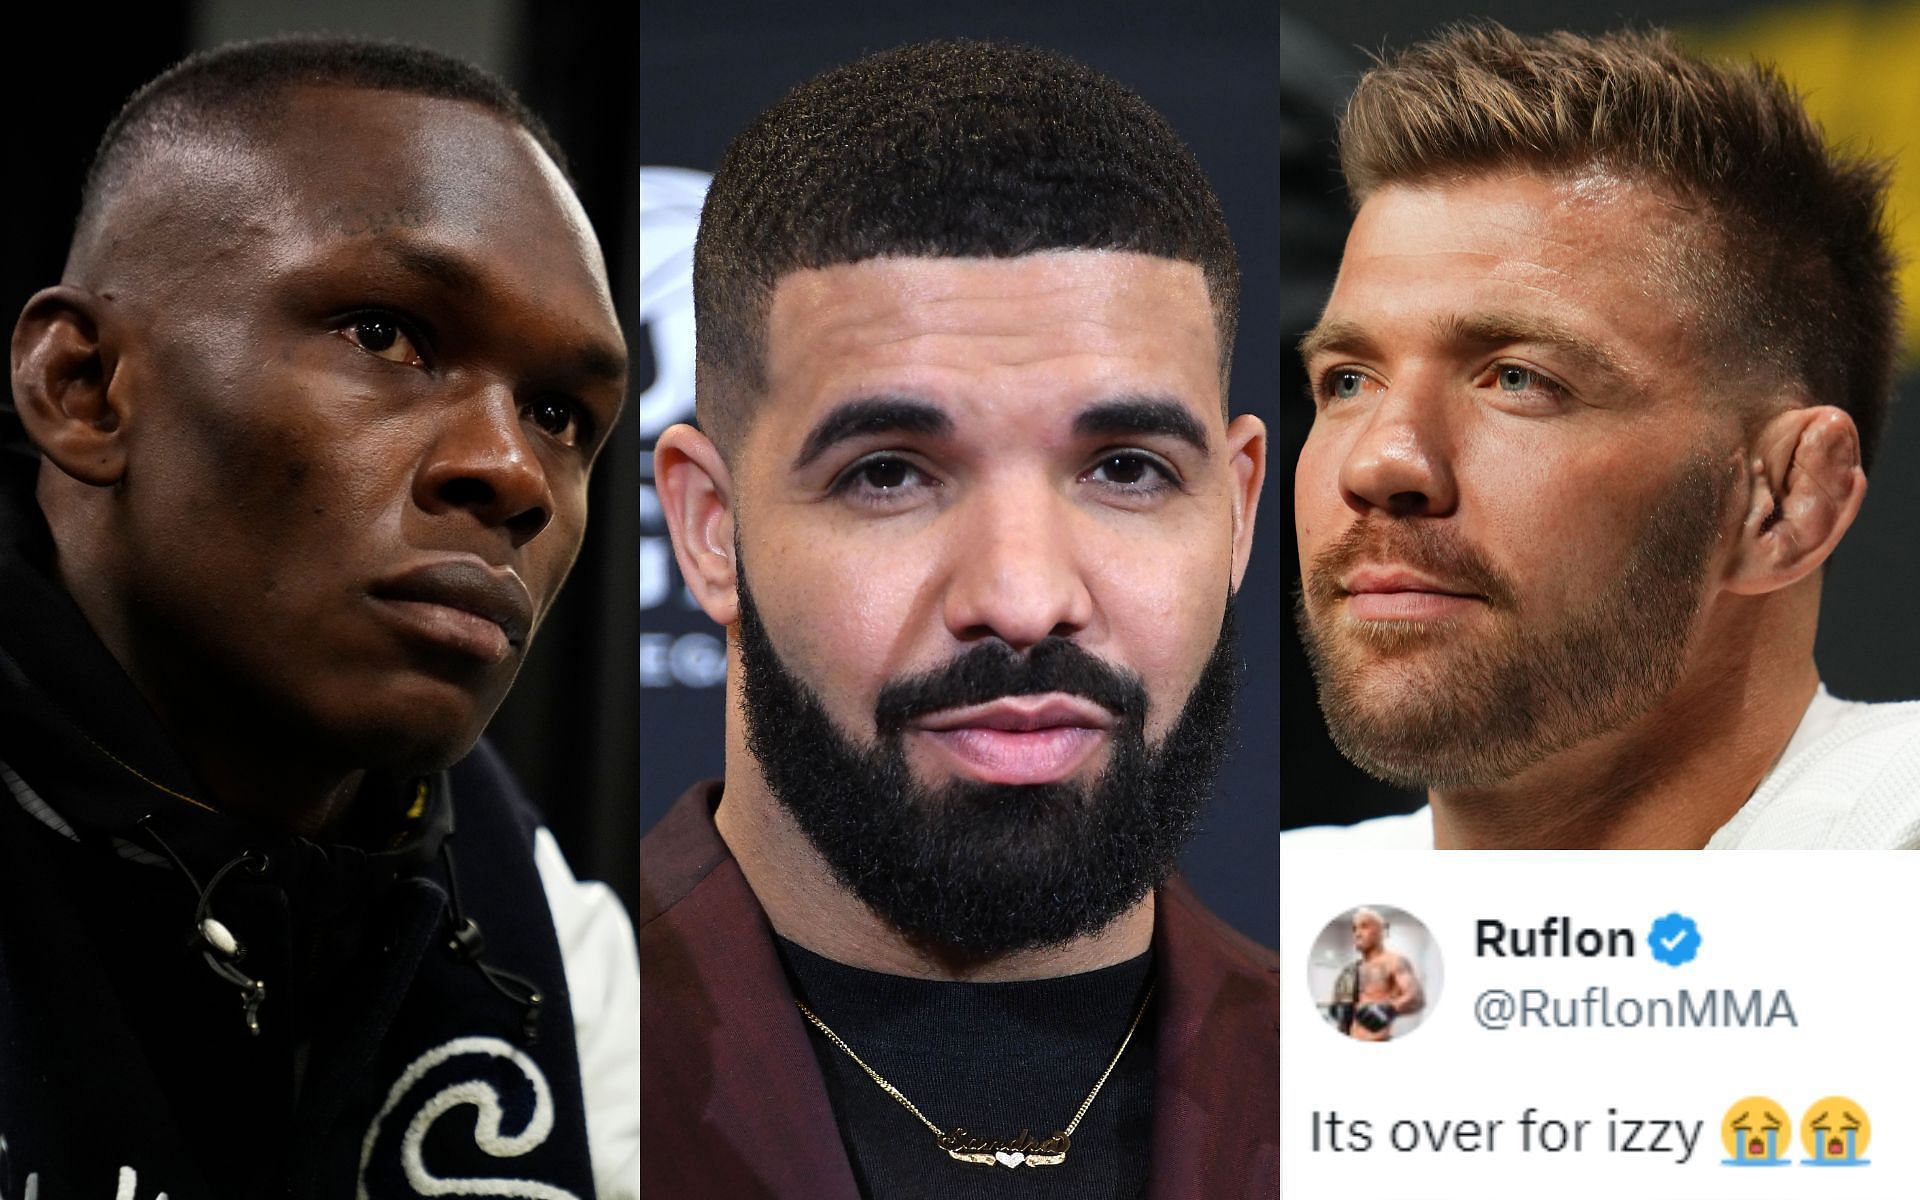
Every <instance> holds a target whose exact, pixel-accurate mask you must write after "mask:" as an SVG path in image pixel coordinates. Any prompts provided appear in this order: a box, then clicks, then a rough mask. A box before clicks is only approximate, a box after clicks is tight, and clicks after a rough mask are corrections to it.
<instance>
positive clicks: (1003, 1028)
mask: <svg viewBox="0 0 1920 1200" xmlns="http://www.w3.org/2000/svg"><path fill="white" fill-rule="evenodd" d="M779 949H780V956H781V959H782V961H783V962H784V963H785V964H786V968H787V974H788V976H789V978H791V979H792V981H793V985H794V991H795V993H796V994H797V995H798V996H799V997H800V998H801V999H802V1000H803V1001H805V1002H806V1004H807V1007H809V1008H811V1009H812V1010H813V1011H814V1013H815V1014H816V1015H817V1016H818V1017H819V1018H820V1019H821V1020H822V1021H825V1022H826V1023H827V1026H828V1027H829V1028H831V1029H832V1030H833V1031H834V1032H835V1033H836V1034H838V1035H839V1036H840V1038H841V1040H842V1041H844V1042H846V1043H847V1045H848V1046H850V1047H851V1048H852V1049H853V1051H854V1053H856V1054H858V1055H859V1056H860V1057H861V1058H862V1059H863V1060H865V1062H866V1063H867V1065H868V1066H870V1067H872V1068H873V1069H874V1070H875V1071H877V1072H878V1073H879V1074H880V1075H881V1077H882V1078H884V1079H886V1080H887V1081H888V1082H889V1083H891V1084H893V1085H894V1087H896V1088H898V1089H899V1090H900V1092H901V1093H902V1094H903V1095H905V1096H906V1097H907V1099H909V1100H911V1101H913V1102H914V1104H915V1105H916V1106H918V1107H919V1109H920V1111H921V1112H922V1113H924V1114H926V1117H927V1119H928V1120H929V1121H931V1122H933V1123H934V1124H935V1125H937V1126H939V1127H940V1128H941V1129H942V1130H946V1131H948V1132H952V1131H953V1130H955V1129H956V1128H963V1129H965V1130H967V1131H968V1132H969V1133H971V1134H974V1135H979V1136H985V1137H989V1138H993V1139H996V1140H997V1139H1001V1138H1009V1139H1010V1138H1014V1137H1017V1136H1018V1135H1019V1134H1020V1133H1021V1132H1022V1131H1027V1132H1031V1134H1032V1135H1033V1137H1034V1139H1035V1140H1036V1141H1038V1140H1041V1139H1045V1138H1046V1137H1048V1136H1050V1135H1051V1134H1053V1133H1055V1132H1057V1131H1059V1130H1062V1129H1064V1128H1065V1127H1066V1125H1067V1123H1068V1122H1069V1121H1071V1120H1072V1119H1073V1114H1074V1113H1075V1112H1076V1111H1077V1110H1078V1109H1079V1107H1080V1103H1081V1101H1083V1100H1085V1099H1086V1096H1087V1092H1088V1091H1089V1090H1091V1089H1092V1087H1093V1085H1094V1081H1095V1080H1097V1079H1099V1078H1100V1073H1101V1072H1102V1071H1104V1070H1106V1069H1107V1064H1108V1063H1109V1062H1112V1061H1113V1054H1114V1051H1115V1050H1116V1049H1118V1048H1119V1046H1120V1039H1121V1038H1122V1037H1123V1036H1125V1034H1126V1031H1127V1026H1128V1024H1129V1023H1130V1022H1131V1021H1132V1020H1133V1014H1134V1013H1135V1011H1136V1010H1137V1009H1138V1007H1139V1004H1140V999H1141V997H1142V996H1143V995H1145V991H1146V986H1147V982H1148V980H1149V979H1150V978H1151V977H1152V973H1153V955H1152V953H1151V952H1148V953H1146V954H1142V955H1140V956H1139V957H1137V958H1133V959H1129V960H1128V961H1126V962H1123V963H1118V964H1116V965H1114V966H1111V967H1104V968H1102V969H1100V970H1097V971H1089V972H1086V973H1084V974H1080V975H1069V976H1065V977H1063V978H1059V979H1037V980H1025V981H1020V982H1014V983H952V982H945V981H939V980H927V979H911V978H906V977H904V976H899V975H884V974H880V973H877V972H873V971H863V970H860V969H859V968H856V967H849V966H846V965H844V964H841V963H837V962H834V961H832V960H831V959H826V958H822V957H820V956H819V955H817V954H813V953H811V952H810V951H807V950H804V949H802V948H801V947H799V946H797V945H795V944H794V943H792V942H789V941H787V940H785V939H784V938H782V939H779ZM1153 1007H1157V1005H1155V1006H1150V1007H1149V1009H1148V1011H1147V1014H1146V1016H1145V1017H1144V1018H1143V1019H1142V1020H1141V1022H1140V1028H1139V1030H1138V1031H1137V1032H1136V1033H1135V1034H1134V1035H1133V1041H1132V1042H1131V1043H1130V1044H1129V1045H1128V1046H1127V1049H1126V1053H1125V1054H1123V1055H1121V1057H1120V1060H1119V1062H1118V1063H1117V1064H1116V1065H1115V1066H1114V1068H1113V1073H1112V1075H1110V1076H1109V1077H1108V1078H1107V1082H1106V1084H1105V1086H1103V1087H1102V1088H1101V1089H1100V1094H1099V1095H1098V1096H1097V1097H1095V1099H1094V1101H1093V1104H1092V1106H1091V1107H1090V1108H1088V1109H1087V1115H1086V1116H1085V1117H1084V1118H1082V1120H1081V1122H1080V1126H1079V1128H1078V1129H1077V1130H1075V1132H1074V1134H1073V1138H1072V1143H1071V1147H1070V1149H1069V1150H1068V1153H1067V1157H1066V1161H1065V1162H1062V1163H1060V1164H1058V1165H1056V1166H1027V1165H1022V1166H1018V1167H1012V1168H1008V1167H1004V1166H1000V1165H994V1166H985V1165H979V1164H974V1163H964V1162H957V1161H955V1160H954V1159H952V1158H951V1157H949V1156H948V1155H947V1153H946V1151H944V1150H942V1149H941V1148H940V1147H938V1146H936V1145H935V1144H934V1142H935V1139H934V1135H933V1133H932V1132H930V1131H929V1130H928V1129H927V1127H926V1126H925V1125H922V1124H921V1123H920V1122H919V1121H918V1120H916V1119H915V1118H914V1116H913V1114H912V1113H910V1112H908V1111H907V1110H906V1108H905V1107H904V1106H902V1105H901V1104H900V1102H899V1101H897V1100H895V1099H894V1098H893V1097H892V1096H889V1095H888V1094H887V1093H886V1092H885V1091H884V1090H882V1089H881V1087H880V1085H879V1084H877V1083H875V1082H874V1081H873V1080H872V1079H871V1078H869V1077H868V1075H867V1073H866V1072H865V1071H862V1070H861V1069H860V1067H859V1066H858V1064H856V1063H855V1062H854V1061H853V1060H852V1059H851V1058H849V1057H848V1056H847V1055H846V1053H845V1052H844V1051H842V1050H840V1049H839V1048H838V1047H836V1046H835V1045H834V1044H833V1043H832V1042H830V1041H828V1040H827V1038H826V1037H825V1035H823V1034H821V1033H820V1031H819V1030H817V1029H814V1028H813V1027H812V1026H811V1025H809V1026H808V1033H809V1035H810V1037H811V1039H812V1044H813V1052H814V1055H815V1057H817V1058H818V1059H819V1062H820V1070H821V1075H822V1076H823V1077H824V1078H825V1080H826V1085H827V1096H828V1099H829V1100H830V1101H831V1102H832V1104H833V1115H834V1120H835V1122H836V1123H837V1124H838V1125H839V1128H840V1137H841V1140H842V1142H844V1143H845V1145H846V1149H847V1157H848V1159H849V1161H850V1162H851V1163H852V1165H853V1176H854V1180H855V1181H856V1182H857V1183H858V1184H859V1186H860V1194H861V1195H862V1196H864V1197H867V1198H868V1200H923V1198H924V1200H970V1198H972V1197H994V1198H998V1197H1020V1198H1021V1200H1115V1198H1121V1200H1125V1198H1127V1197H1141V1196H1145V1195H1146V1188H1147V1167H1148V1162H1147V1156H1148V1152H1149V1150H1150V1148H1151V1146H1150V1142H1151V1136H1152V1129H1153V1042H1154V1034H1153V1028H1154V1013H1153Z"/></svg>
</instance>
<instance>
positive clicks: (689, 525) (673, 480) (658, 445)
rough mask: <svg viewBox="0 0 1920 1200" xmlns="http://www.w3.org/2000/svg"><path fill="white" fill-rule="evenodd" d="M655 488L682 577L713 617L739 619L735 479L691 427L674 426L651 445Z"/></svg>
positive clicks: (724, 620)
mask: <svg viewBox="0 0 1920 1200" xmlns="http://www.w3.org/2000/svg"><path fill="white" fill-rule="evenodd" d="M653 486H654V490H655V492H657V493H658V494H659V497H660V507H661V510H662V511H663V512H664V513H665V515H666V519H667V532H668V533H669V534H670V535H671V536H672V538H673V556H674V558H675V560H676V561H678V562H679V564H680V576H681V578H683V579H685V580H686V581H687V587H689V588H690V589H692V591H693V596H694V599H696V600H698V601H699V602H700V607H701V608H702V609H704V610H705V611H706V614H707V615H708V616H709V617H712V618H713V619H714V621H715V622H717V623H718V624H721V625H727V626H731V625H732V624H733V623H734V622H735V621H737V620H739V619H740V593H739V590H738V588H739V575H738V574H737V568H736V565H735V563H734V561H733V520H734V512H733V505H734V494H733V475H732V472H730V471H729V470H728V469H727V463H726V460H725V459H724V458H723V457H721V454H720V450H719V448H718V447H717V446H715V445H714V444H713V442H712V440H711V439H709V438H708V437H707V435H706V434H704V433H701V432H700V431H699V430H698V429H695V428H694V427H693V426H691V425H674V426H672V427H670V428H668V429H666V430H665V431H663V432H662V433H661V434H660V437H659V439H658V440H656V441H655V442H654V444H653Z"/></svg>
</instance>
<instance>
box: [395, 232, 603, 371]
mask: <svg viewBox="0 0 1920 1200" xmlns="http://www.w3.org/2000/svg"><path fill="white" fill-rule="evenodd" d="M376 253H378V254H380V255H382V256H384V257H385V258H387V259H388V260H389V261H391V262H392V263H393V265H394V266H396V267H398V268H400V269H401V270H402V271H405V272H407V273H408V274H411V275H417V276H419V277H420V278H422V279H425V280H427V281H428V282H430V283H433V284H435V285H437V286H439V287H442V288H445V289H446V290H447V291H449V292H454V293H456V294H459V295H463V296H480V295H482V294H484V293H485V292H486V286H487V285H486V275H485V273H484V272H483V271H481V270H480V269H479V268H478V267H476V266H474V265H473V264H472V263H470V262H468V261H467V260H466V259H465V258H463V257H461V256H460V255H458V254H451V253H448V252H447V251H445V250H440V249H437V248H435V247H433V246H425V245H421V244H419V243H418V242H411V241H406V240H404V239H400V238H390V239H386V240H384V241H382V242H381V243H380V245H379V247H378V248H377V251H376ZM571 357H572V368H571V371H570V374H571V375H573V376H574V377H576V378H578V379H580V380H582V381H583V382H586V383H618V382H620V381H621V380H623V379H625V378H626V375H627V353H626V349H625V347H620V346H612V345H608V344H607V343H605V342H602V341H599V340H588V341H584V342H581V343H580V344H579V345H578V346H577V347H575V348H574V350H573V353H572V356H571ZM570 386H571V385H570Z"/></svg>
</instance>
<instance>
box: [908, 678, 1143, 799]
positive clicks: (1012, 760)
mask: <svg viewBox="0 0 1920 1200" xmlns="http://www.w3.org/2000/svg"><path fill="white" fill-rule="evenodd" d="M1112 728H1113V714H1112V713H1109V712H1108V711H1107V710H1106V709H1104V708H1102V707H1100V706H1099V705H1098V704H1095V703H1093V702H1092V701H1090V700H1086V699H1083V698H1081V697H1078V696H1069V695H1066V694H1064V693H1060V692H1049V693H1046V694H1043V695H1038V696H1007V697H1004V698H1002V699H999V700H994V701H990V702H988V703H986V704H970V705H967V706H966V707H964V708H947V709H941V710H940V711H938V712H934V713H929V714H927V715H926V716H924V717H921V718H919V719H917V720H914V721H911V722H909V723H908V725H907V729H908V731H909V732H912V733H920V734H924V735H926V741H927V742H928V743H929V744H930V745H932V746H933V747H934V748H935V749H936V750H937V751H938V752H939V753H941V754H942V755H944V756H945V757H947V758H949V759H951V760H952V761H953V762H954V765H956V766H958V767H959V768H960V770H961V771H962V773H964V774H967V775H971V776H973V777H974V778H976V779H980V780H984V781H986V782H988V783H1053V782H1056V781H1058V780H1061V779H1065V778H1066V777H1067V776H1069V775H1071V774H1073V773H1074V772H1075V771H1076V770H1078V769H1079V768H1080V766H1081V764H1082V763H1084V762H1085V761H1086V760H1087V758H1088V757H1089V756H1090V755H1092V753H1093V751H1094V750H1095V749H1097V748H1098V747H1099V745H1100V743H1101V741H1102V740H1103V739H1104V738H1105V737H1106V735H1107V732H1108V731H1109V730H1110V729H1112Z"/></svg>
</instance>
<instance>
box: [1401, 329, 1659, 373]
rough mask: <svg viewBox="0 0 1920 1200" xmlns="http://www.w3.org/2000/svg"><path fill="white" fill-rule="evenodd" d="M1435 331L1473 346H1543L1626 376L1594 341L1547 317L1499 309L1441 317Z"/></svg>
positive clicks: (1600, 369)
mask: <svg viewBox="0 0 1920 1200" xmlns="http://www.w3.org/2000/svg"><path fill="white" fill-rule="evenodd" d="M1439 331H1440V335H1441V336H1442V337H1443V338H1445V339H1446V340H1448V341H1455V342H1465V343H1468V344H1470V345H1474V346H1510V345H1514V344H1516V343H1519V344H1523V345H1534V346H1547V347H1550V348H1552V349H1553V350H1555V351H1558V352H1559V353H1561V354H1563V355H1566V356H1567V357H1569V358H1572V359H1574V360H1576V361H1578V362H1580V363H1581V364H1583V365H1585V366H1586V367H1588V368H1589V369H1591V370H1594V371H1597V372H1600V373H1601V374H1605V375H1610V376H1612V377H1613V378H1615V379H1618V380H1625V379H1626V378H1627V372H1626V370H1625V368H1623V367H1622V366H1621V365H1620V364H1619V362H1618V361H1616V360H1615V359H1614V357H1613V356H1612V355H1611V354H1608V353H1607V352H1606V350H1605V349H1604V348H1602V347H1601V346H1600V345H1599V344H1598V343H1597V342H1595V341H1593V339H1591V338H1587V337H1583V336H1581V335H1580V334H1578V333H1575V332H1574V331H1573V330H1572V329H1570V328H1568V327H1567V326H1565V325H1563V324H1561V323H1560V322H1558V321H1555V320H1553V319H1551V318H1549V317H1542V316H1536V315H1534V314H1531V313H1500V312H1495V313H1476V314H1475V315H1473V316H1470V317H1457V316H1456V317H1444V318H1442V319H1441V320H1440V322H1439Z"/></svg>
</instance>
